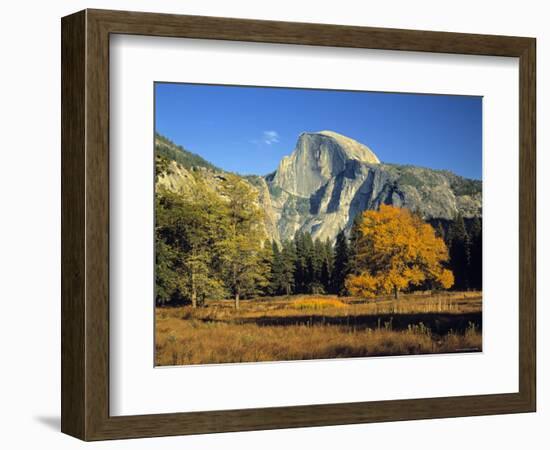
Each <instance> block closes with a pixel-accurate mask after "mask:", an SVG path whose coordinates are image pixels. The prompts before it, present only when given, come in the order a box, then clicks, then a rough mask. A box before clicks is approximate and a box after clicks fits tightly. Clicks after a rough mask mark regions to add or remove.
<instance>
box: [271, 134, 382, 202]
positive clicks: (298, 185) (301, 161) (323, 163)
mask: <svg viewBox="0 0 550 450" xmlns="http://www.w3.org/2000/svg"><path fill="white" fill-rule="evenodd" d="M352 160H355V161H360V162H364V163H370V164H378V163H379V162H380V161H379V160H378V158H377V157H376V155H375V154H374V153H373V152H372V150H371V149H369V148H368V147H367V146H365V145H363V144H360V143H359V142H357V141H354V140H353V139H350V138H348V137H346V136H342V135H341V134H338V133H335V132H332V131H321V132H319V133H302V134H301V135H300V136H299V138H298V142H297V143H296V148H295V149H294V151H293V152H292V154H291V155H290V156H286V157H284V158H283V159H282V160H281V162H280V164H279V167H278V168H277V171H276V172H275V175H274V177H273V180H272V185H273V186H276V187H279V188H281V189H282V190H284V191H286V192H288V193H289V194H292V195H298V196H300V197H309V196H310V195H312V194H314V193H315V192H316V191H317V190H318V189H319V188H320V187H321V186H323V185H324V184H325V183H326V182H328V181H329V180H330V179H331V178H333V177H335V176H336V175H338V174H339V173H341V172H342V171H343V170H344V169H345V168H346V164H347V163H348V162H349V161H352Z"/></svg>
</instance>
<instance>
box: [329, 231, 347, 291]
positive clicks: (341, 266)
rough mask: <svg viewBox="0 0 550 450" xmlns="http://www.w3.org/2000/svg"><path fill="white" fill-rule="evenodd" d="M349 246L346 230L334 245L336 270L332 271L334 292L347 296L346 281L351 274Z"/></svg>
mask: <svg viewBox="0 0 550 450" xmlns="http://www.w3.org/2000/svg"><path fill="white" fill-rule="evenodd" d="M349 257H350V252H349V246H348V239H347V237H346V234H345V232H344V230H340V232H339V233H338V234H337V236H336V243H335V245H334V268H333V270H332V289H331V290H332V292H333V293H335V294H338V295H343V294H345V284H344V282H345V279H346V277H347V275H348V273H349Z"/></svg>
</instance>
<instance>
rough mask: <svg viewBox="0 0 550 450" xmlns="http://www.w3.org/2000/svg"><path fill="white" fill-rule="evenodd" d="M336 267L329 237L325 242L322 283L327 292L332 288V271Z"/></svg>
mask: <svg viewBox="0 0 550 450" xmlns="http://www.w3.org/2000/svg"><path fill="white" fill-rule="evenodd" d="M333 269H334V254H333V249H332V244H331V243H330V239H329V238H327V239H326V240H325V242H324V244H323V260H322V266H321V278H320V281H321V285H322V286H323V289H324V291H325V292H331V289H332V284H331V283H332V271H333Z"/></svg>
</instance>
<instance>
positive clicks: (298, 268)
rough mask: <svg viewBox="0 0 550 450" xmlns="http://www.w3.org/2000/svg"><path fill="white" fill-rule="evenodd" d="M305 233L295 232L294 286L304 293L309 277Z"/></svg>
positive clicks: (298, 291)
mask: <svg viewBox="0 0 550 450" xmlns="http://www.w3.org/2000/svg"><path fill="white" fill-rule="evenodd" d="M304 239H305V238H304V233H302V232H300V231H297V232H296V233H295V234H294V249H295V255H296V256H295V269H294V286H295V289H296V292H297V293H304V292H305V286H306V279H307V260H306V252H305V244H304Z"/></svg>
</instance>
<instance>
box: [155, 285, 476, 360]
mask: <svg viewBox="0 0 550 450" xmlns="http://www.w3.org/2000/svg"><path fill="white" fill-rule="evenodd" d="M481 325H482V324H481V293H480V292H475V293H473V292H458V293H457V292H453V293H440V294H437V295H431V294H429V293H428V294H426V293H422V294H411V295H402V296H401V298H400V299H399V300H394V299H389V298H382V299H377V300H368V301H366V300H360V299H355V298H350V297H347V298H341V297H335V296H319V295H317V296H314V295H309V296H306V295H304V296H292V297H271V298H261V299H252V300H245V301H243V302H242V304H241V308H240V309H239V310H238V311H237V310H235V309H234V307H233V303H232V302H231V301H229V300H223V301H210V302H208V305H207V307H204V308H196V309H193V308H191V307H190V306H181V307H157V309H156V318H155V327H156V337H155V362H156V365H157V366H166V365H187V364H211V363H236V362H258V361H289V360H306V359H327V358H350V357H366V356H389V355H417V354H430V353H453V352H474V351H481V348H482V347H481Z"/></svg>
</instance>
